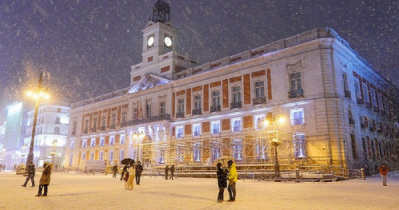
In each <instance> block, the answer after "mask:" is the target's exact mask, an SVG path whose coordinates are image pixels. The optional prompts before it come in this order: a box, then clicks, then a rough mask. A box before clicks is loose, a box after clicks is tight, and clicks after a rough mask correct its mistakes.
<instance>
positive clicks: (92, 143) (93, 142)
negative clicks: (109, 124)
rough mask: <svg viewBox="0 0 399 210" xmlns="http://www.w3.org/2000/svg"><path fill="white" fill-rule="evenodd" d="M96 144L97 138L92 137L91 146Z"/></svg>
mask: <svg viewBox="0 0 399 210" xmlns="http://www.w3.org/2000/svg"><path fill="white" fill-rule="evenodd" d="M95 145H96V139H91V141H90V146H91V147H94V146H95Z"/></svg>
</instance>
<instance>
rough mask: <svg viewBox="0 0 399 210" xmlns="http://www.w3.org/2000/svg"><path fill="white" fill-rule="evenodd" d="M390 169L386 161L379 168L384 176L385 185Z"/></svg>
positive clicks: (384, 184) (385, 184)
mask: <svg viewBox="0 0 399 210" xmlns="http://www.w3.org/2000/svg"><path fill="white" fill-rule="evenodd" d="M388 170H389V168H388V166H386V165H385V163H383V164H382V165H381V166H380V168H379V171H380V174H381V176H382V185H383V186H387V174H388Z"/></svg>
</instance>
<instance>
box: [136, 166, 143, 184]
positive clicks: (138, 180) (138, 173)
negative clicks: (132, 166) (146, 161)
mask: <svg viewBox="0 0 399 210" xmlns="http://www.w3.org/2000/svg"><path fill="white" fill-rule="evenodd" d="M142 172H143V166H142V165H141V162H140V161H138V162H137V165H136V184H137V185H140V177H141V173H142Z"/></svg>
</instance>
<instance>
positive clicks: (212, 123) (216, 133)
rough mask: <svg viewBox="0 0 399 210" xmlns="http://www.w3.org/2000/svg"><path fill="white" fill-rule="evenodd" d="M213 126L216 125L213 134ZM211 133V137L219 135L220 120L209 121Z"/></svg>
mask: <svg viewBox="0 0 399 210" xmlns="http://www.w3.org/2000/svg"><path fill="white" fill-rule="evenodd" d="M215 124H217V126H216V127H217V132H215V130H216V129H215ZM211 133H212V134H213V135H219V134H220V120H218V121H211Z"/></svg>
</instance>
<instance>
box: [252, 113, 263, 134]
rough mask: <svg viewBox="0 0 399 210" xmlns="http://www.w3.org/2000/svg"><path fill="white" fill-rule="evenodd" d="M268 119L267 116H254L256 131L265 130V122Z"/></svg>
mask: <svg viewBox="0 0 399 210" xmlns="http://www.w3.org/2000/svg"><path fill="white" fill-rule="evenodd" d="M265 119H266V114H257V115H255V116H254V126H255V130H261V129H264V128H265V127H264V125H263V121H264V120H265Z"/></svg>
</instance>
